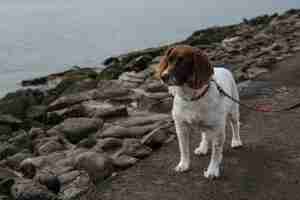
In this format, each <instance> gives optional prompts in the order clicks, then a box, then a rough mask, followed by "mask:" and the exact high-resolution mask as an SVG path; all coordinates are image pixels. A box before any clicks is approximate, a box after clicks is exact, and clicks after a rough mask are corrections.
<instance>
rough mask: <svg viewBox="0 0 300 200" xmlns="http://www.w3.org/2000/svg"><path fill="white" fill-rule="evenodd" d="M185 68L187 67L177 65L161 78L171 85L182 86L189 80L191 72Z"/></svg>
mask: <svg viewBox="0 0 300 200" xmlns="http://www.w3.org/2000/svg"><path fill="white" fill-rule="evenodd" d="M184 69H186V68H183V67H175V68H174V69H173V70H172V71H170V72H168V73H166V74H164V75H163V76H162V77H161V79H162V81H163V82H164V83H165V84H167V85H169V86H182V85H184V84H185V83H186V82H187V81H188V79H189V78H190V74H191V73H189V72H187V71H184Z"/></svg>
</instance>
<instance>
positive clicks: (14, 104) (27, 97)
mask: <svg viewBox="0 0 300 200" xmlns="http://www.w3.org/2000/svg"><path fill="white" fill-rule="evenodd" d="M43 97H44V94H43V93H42V92H41V91H39V90H31V89H28V90H19V91H17V92H14V93H9V94H7V95H6V96H5V97H4V98H2V99H1V100H0V111H1V113H3V114H10V115H12V116H15V117H17V118H19V119H23V118H24V117H25V113H26V110H27V108H28V107H30V106H33V105H38V104H40V103H41V101H42V99H43Z"/></svg>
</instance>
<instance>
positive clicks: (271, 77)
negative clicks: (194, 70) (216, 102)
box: [99, 53, 300, 200]
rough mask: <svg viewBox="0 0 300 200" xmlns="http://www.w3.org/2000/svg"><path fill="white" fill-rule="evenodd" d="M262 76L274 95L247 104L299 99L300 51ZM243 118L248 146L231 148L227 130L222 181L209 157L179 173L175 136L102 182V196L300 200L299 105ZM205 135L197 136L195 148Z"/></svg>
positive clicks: (195, 160)
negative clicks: (214, 176) (208, 173)
mask: <svg viewBox="0 0 300 200" xmlns="http://www.w3.org/2000/svg"><path fill="white" fill-rule="evenodd" d="M259 80H263V81H267V82H268V83H270V85H269V89H271V93H270V94H268V95H255V96H252V97H249V96H248V97H247V98H245V97H244V98H243V97H242V100H243V102H245V103H248V104H251V105H255V104H260V103H268V104H272V105H273V107H274V108H277V107H281V106H286V105H290V104H294V103H297V102H300V53H298V54H297V55H296V56H294V57H292V58H290V59H288V60H287V61H283V62H282V63H280V64H278V65H277V66H275V69H274V71H273V72H272V73H271V74H267V75H264V76H263V77H261V78H260V79H259ZM241 122H242V125H241V137H242V140H243V142H244V146H243V147H242V148H240V149H231V148H230V145H229V144H230V139H231V134H230V132H228V133H227V136H226V137H227V139H226V146H225V150H224V160H223V166H222V177H220V178H219V179H218V180H207V179H205V178H204V176H203V171H204V170H205V169H206V167H207V166H208V162H209V156H204V157H198V156H196V155H193V156H192V168H191V170H190V171H188V172H186V173H181V174H177V173H175V172H174V171H173V168H174V167H175V166H176V164H177V162H178V159H179V152H178V151H179V150H178V146H177V141H176V140H174V141H173V142H171V143H169V144H167V145H165V146H163V147H162V148H160V149H159V150H157V151H156V152H154V153H153V154H152V155H151V156H150V157H148V158H146V159H144V160H142V161H141V162H139V163H138V164H137V165H135V166H133V167H132V168H130V169H128V170H125V171H122V172H120V173H118V175H117V176H115V177H114V178H111V179H108V180H107V181H106V182H105V183H103V184H102V185H100V186H99V189H100V190H101V196H100V199H103V200H110V199H112V200H184V199H189V200H194V199H195V200H196V199H197V200H199V199H201V200H248V199H249V200H298V199H299V200H300V109H298V110H296V111H292V112H287V113H267V114H261V113H255V112H253V111H248V110H245V109H244V108H241ZM200 138H201V136H200V135H193V136H192V145H193V146H192V148H193V149H194V148H195V147H196V145H197V144H198V143H199V142H200Z"/></svg>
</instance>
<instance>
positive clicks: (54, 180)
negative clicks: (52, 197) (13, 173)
mask: <svg viewBox="0 0 300 200" xmlns="http://www.w3.org/2000/svg"><path fill="white" fill-rule="evenodd" d="M35 180H36V181H38V182H39V183H40V184H41V185H44V186H46V187H47V189H48V190H50V191H51V192H53V193H54V194H58V193H59V192H60V189H61V182H60V180H59V178H58V177H57V176H56V175H55V174H53V173H49V172H48V171H47V172H42V173H40V174H38V175H37V176H36V177H35Z"/></svg>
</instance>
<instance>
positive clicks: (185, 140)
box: [175, 120, 191, 172]
mask: <svg viewBox="0 0 300 200" xmlns="http://www.w3.org/2000/svg"><path fill="white" fill-rule="evenodd" d="M175 128H176V133H177V139H178V144H179V150H180V162H179V163H178V165H177V166H176V167H175V171H177V172H184V171H187V170H188V169H189V168H190V162H191V161H190V128H189V126H188V124H186V123H185V122H182V121H178V120H175Z"/></svg>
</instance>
